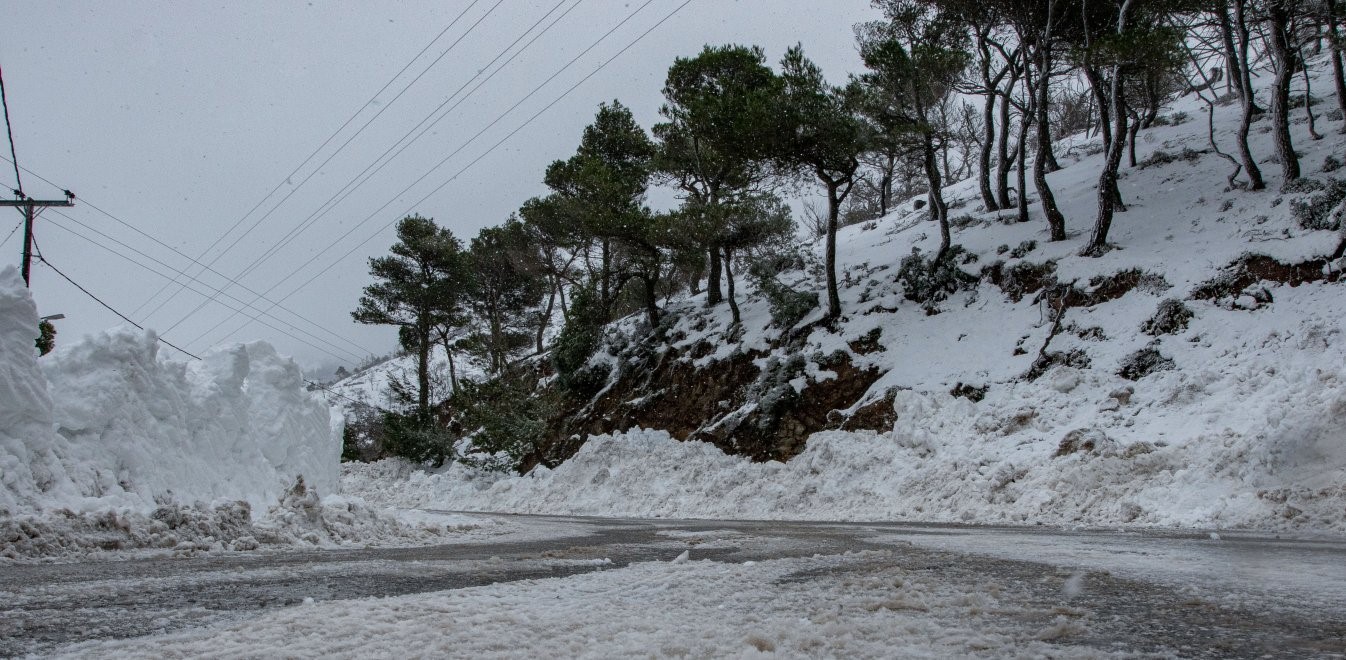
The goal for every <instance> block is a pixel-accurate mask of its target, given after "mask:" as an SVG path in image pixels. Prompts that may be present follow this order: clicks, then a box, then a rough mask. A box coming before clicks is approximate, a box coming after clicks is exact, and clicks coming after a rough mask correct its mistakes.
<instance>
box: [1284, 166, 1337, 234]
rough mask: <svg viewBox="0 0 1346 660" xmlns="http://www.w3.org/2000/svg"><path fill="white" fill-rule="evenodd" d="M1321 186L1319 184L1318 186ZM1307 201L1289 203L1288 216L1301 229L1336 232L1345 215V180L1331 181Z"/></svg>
mask: <svg viewBox="0 0 1346 660" xmlns="http://www.w3.org/2000/svg"><path fill="white" fill-rule="evenodd" d="M1320 185H1321V184H1320ZM1321 188H1322V190H1321V192H1318V193H1317V194H1315V195H1313V196H1311V197H1309V198H1308V199H1307V200H1293V201H1291V202H1290V214H1291V215H1292V216H1294V218H1295V222H1296V223H1298V224H1299V226H1300V228H1301V229H1309V230H1319V229H1321V230H1327V231H1336V230H1338V229H1341V226H1342V222H1341V219H1342V216H1343V215H1346V203H1343V202H1346V180H1341V179H1333V180H1332V181H1330V182H1329V183H1327V184H1326V185H1322V186H1321Z"/></svg>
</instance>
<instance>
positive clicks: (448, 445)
mask: <svg viewBox="0 0 1346 660" xmlns="http://www.w3.org/2000/svg"><path fill="white" fill-rule="evenodd" d="M453 443H454V436H453V434H452V433H451V432H449V430H448V429H447V428H444V427H443V426H440V425H439V423H438V422H437V421H436V420H435V418H434V416H433V415H422V414H420V413H419V412H410V413H397V412H390V411H389V412H384V413H383V449H384V451H386V452H387V453H388V454H389V455H392V456H398V457H401V458H405V459H406V460H408V461H410V462H412V463H416V464H425V463H428V464H430V465H432V466H433V467H439V466H441V465H443V464H444V461H446V460H449V459H451V458H453Z"/></svg>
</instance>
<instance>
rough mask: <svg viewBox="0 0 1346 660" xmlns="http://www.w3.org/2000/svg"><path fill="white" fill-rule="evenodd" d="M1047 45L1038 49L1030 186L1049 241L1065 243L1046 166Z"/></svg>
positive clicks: (1049, 140)
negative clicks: (1039, 208)
mask: <svg viewBox="0 0 1346 660" xmlns="http://www.w3.org/2000/svg"><path fill="white" fill-rule="evenodd" d="M1047 50H1048V49H1047V47H1046V45H1039V46H1038V79H1037V81H1036V82H1037V155H1036V156H1035V157H1034V158H1033V185H1034V186H1035V187H1036V188H1037V191H1038V198H1039V201H1040V202H1041V204H1042V212H1043V214H1044V215H1046V216H1047V226H1048V227H1049V228H1050V229H1051V240H1053V241H1064V240H1066V217H1065V216H1064V215H1062V214H1061V211H1060V209H1058V208H1056V196H1055V195H1053V194H1052V189H1051V186H1050V185H1049V184H1048V183H1047V166H1048V160H1049V159H1050V158H1051V152H1052V138H1051V134H1050V133H1049V132H1048V126H1047V102H1048V100H1049V99H1050V84H1049V83H1050V81H1051V75H1050V74H1051V56H1050V54H1049V53H1048V52H1047Z"/></svg>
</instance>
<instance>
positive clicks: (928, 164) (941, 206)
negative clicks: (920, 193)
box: [922, 133, 953, 269]
mask: <svg viewBox="0 0 1346 660" xmlns="http://www.w3.org/2000/svg"><path fill="white" fill-rule="evenodd" d="M922 147H923V149H922V150H923V151H924V153H925V158H924V161H925V176H926V180H927V182H928V183H929V185H930V215H931V216H932V217H934V219H935V221H936V222H938V223H939V251H938V252H936V253H935V258H934V259H933V260H932V261H931V262H930V265H931V268H932V269H933V268H935V267H936V266H937V265H938V264H939V263H940V262H941V261H942V260H943V259H944V257H945V255H947V254H948V253H949V247H950V246H951V245H952V243H953V237H952V236H951V235H950V232H949V206H948V205H947V204H945V202H944V181H943V179H941V178H940V175H939V167H938V165H937V164H936V162H935V140H934V137H933V136H931V135H930V134H929V133H926V134H925V135H924V139H923V141H922Z"/></svg>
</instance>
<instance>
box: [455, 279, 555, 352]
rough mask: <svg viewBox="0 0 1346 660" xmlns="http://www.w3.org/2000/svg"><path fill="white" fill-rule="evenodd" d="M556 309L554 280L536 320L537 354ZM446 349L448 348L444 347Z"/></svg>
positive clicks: (540, 349)
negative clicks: (545, 302) (540, 314)
mask: <svg viewBox="0 0 1346 660" xmlns="http://www.w3.org/2000/svg"><path fill="white" fill-rule="evenodd" d="M555 308H556V280H555V279H553V280H552V283H551V291H550V292H549V293H548V294H547V307H546V309H544V310H543V311H542V318H540V319H538V324H537V336H536V339H537V352H538V353H542V335H544V334H546V333H547V326H548V325H550V324H551V313H552V310H554V309H555ZM445 348H446V349H447V348H448V347H447V346H445Z"/></svg>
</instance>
